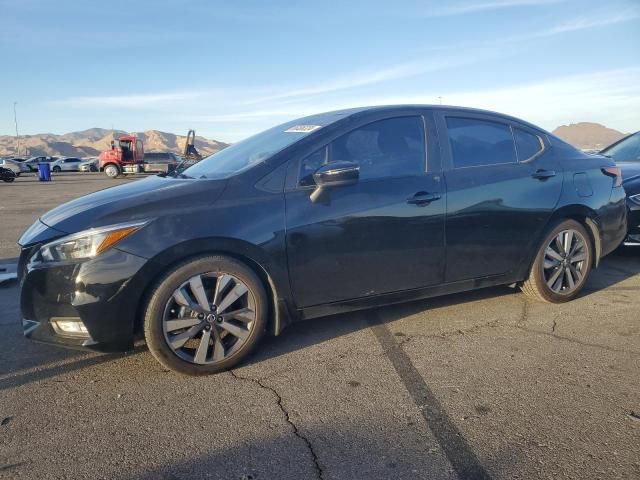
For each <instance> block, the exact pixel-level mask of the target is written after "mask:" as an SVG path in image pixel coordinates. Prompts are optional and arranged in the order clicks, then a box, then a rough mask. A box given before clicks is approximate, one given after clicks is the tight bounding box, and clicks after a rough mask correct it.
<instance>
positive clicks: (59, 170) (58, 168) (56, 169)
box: [53, 167, 62, 173]
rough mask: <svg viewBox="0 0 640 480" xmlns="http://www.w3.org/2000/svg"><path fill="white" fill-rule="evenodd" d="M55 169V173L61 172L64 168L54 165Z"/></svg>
mask: <svg viewBox="0 0 640 480" xmlns="http://www.w3.org/2000/svg"><path fill="white" fill-rule="evenodd" d="M53 171H54V172H55V173H60V172H61V171H62V169H61V168H60V167H53Z"/></svg>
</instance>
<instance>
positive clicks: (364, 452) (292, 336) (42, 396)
mask: <svg viewBox="0 0 640 480" xmlns="http://www.w3.org/2000/svg"><path fill="white" fill-rule="evenodd" d="M132 180H134V179H125V180H116V181H112V180H107V179H105V178H104V177H102V176H100V175H92V174H82V175H80V174H69V175H60V176H58V177H57V178H56V179H55V181H54V182H52V183H51V184H40V183H38V182H36V181H35V180H34V178H33V177H26V178H20V179H18V180H17V181H16V182H15V183H14V184H12V185H8V184H7V185H0V195H1V197H2V202H0V208H1V210H0V212H1V214H2V227H1V230H0V232H1V233H0V257H1V258H4V259H5V260H4V261H10V260H8V259H10V258H11V257H15V256H16V255H17V249H16V248H15V246H14V244H15V241H16V240H17V238H18V237H19V235H20V233H21V232H22V230H24V229H25V228H26V227H27V226H28V225H29V224H31V223H32V222H33V221H34V220H35V218H36V217H37V216H38V215H39V214H40V213H42V212H44V211H46V210H48V209H49V208H52V207H53V206H55V205H57V204H59V203H61V202H63V201H65V200H67V199H71V198H74V197H76V196H79V195H81V194H84V193H87V192H91V191H95V190H98V189H102V188H105V187H108V186H111V185H113V184H114V183H118V182H122V181H132ZM638 293H640V252H637V253H636V252H632V251H631V252H622V253H616V254H614V255H612V256H610V257H607V258H606V259H605V260H604V262H603V264H602V266H601V267H600V268H599V269H598V270H596V271H594V273H593V274H592V276H591V278H590V280H589V284H588V287H587V289H586V291H585V292H584V294H583V295H582V297H580V298H579V299H577V300H575V301H574V302H571V303H569V304H565V305H562V306H553V305H546V304H539V303H534V302H531V301H528V300H526V299H525V297H524V296H523V295H522V294H520V293H519V292H517V291H515V290H512V289H509V288H506V287H504V288H493V289H487V290H483V291H478V292H473V293H465V294H459V295H452V296H447V297H443V298H439V299H432V300H427V301H420V302H414V303H410V304H405V305H402V306H394V307H387V308H382V309H377V310H369V311H364V312H359V313H353V314H346V315H340V316H334V317H327V318H322V319H317V320H314V321H309V322H303V323H300V324H296V325H294V326H292V327H291V328H289V329H288V330H286V331H285V332H284V334H283V335H281V336H280V337H278V338H275V339H268V340H267V341H266V342H265V344H264V345H263V346H262V348H261V349H260V351H259V352H258V353H257V354H256V355H254V356H253V357H252V358H251V360H250V361H249V362H247V363H245V364H244V365H242V366H241V367H240V368H238V369H236V370H234V371H233V372H231V373H225V374H220V375H217V376H212V377H206V378H189V377H182V376H179V375H176V374H173V373H171V372H168V371H165V370H163V369H162V368H161V367H160V366H159V365H158V364H157V363H156V362H155V361H154V360H153V359H152V358H151V355H150V354H149V353H148V352H147V351H146V349H145V348H144V346H142V345H141V346H139V347H138V348H137V349H136V350H135V351H133V352H131V353H128V354H122V355H113V354H111V355H100V354H95V353H84V352H77V351H66V350H61V349H58V348H54V347H50V346H46V345H38V344H35V343H31V342H28V341H26V340H25V339H24V338H23V337H22V334H21V328H20V326H19V318H20V313H19V308H18V288H17V286H16V284H15V283H12V284H8V285H7V284H5V285H3V286H0V305H1V306H2V308H1V309H0V478H20V479H27V478H34V479H35V478H39V479H40V478H74V479H75V478H79V479H80V478H105V479H134V478H146V479H154V480H155V479H167V480H168V479H172V480H177V479H183V480H184V479H200V478H224V479H245V480H248V479H289V478H290V479H303V478H304V479H306V478H310V479H339V478H357V479H365V478H366V479H374V478H379V479H388V478H410V479H416V478H424V479H441V478H442V479H444V478H447V479H455V478H460V479H471V478H495V479H514V478H521V479H529V478H545V479H546V478H549V479H550V478H571V479H587V478H602V479H610V478H621V479H630V478H640V457H639V456H638V452H639V451H640V374H639V372H640V314H639V312H640V295H638Z"/></svg>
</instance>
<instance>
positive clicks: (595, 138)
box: [0, 122, 626, 157]
mask: <svg viewBox="0 0 640 480" xmlns="http://www.w3.org/2000/svg"><path fill="white" fill-rule="evenodd" d="M126 133H127V132H125V131H123V130H110V129H105V128H90V129H88V130H82V131H79V132H71V133H65V134H64V135H54V134H51V133H43V134H37V135H23V136H21V137H20V153H21V154H22V155H24V156H35V155H55V156H67V157H90V156H96V155H98V154H99V153H100V152H101V151H103V150H107V149H108V148H109V147H110V145H111V140H113V139H114V138H116V139H117V138H118V137H119V136H120V135H123V134H126ZM552 133H553V134H554V135H557V136H558V137H560V138H562V139H563V140H565V141H566V142H568V143H570V144H571V145H574V146H576V147H578V148H581V149H584V150H600V149H602V148H604V147H606V146H607V145H609V144H611V143H613V142H615V141H617V140H619V139H621V138H622V137H624V136H625V135H626V134H624V133H622V132H619V131H618V130H614V129H612V128H607V127H605V126H604V125H601V124H599V123H590V122H580V123H571V124H569V125H561V126H559V127H558V128H556V129H555V130H553V132H552ZM136 135H137V136H138V138H141V139H142V140H143V141H144V148H145V151H146V152H175V153H178V154H181V153H182V152H183V150H184V144H185V138H186V137H185V136H184V135H175V134H173V133H167V132H161V131H159V130H147V131H146V132H142V133H136ZM195 145H196V148H197V149H198V151H199V152H200V153H201V154H203V155H210V154H212V153H215V152H217V151H219V150H222V149H223V148H225V147H227V146H228V145H229V144H227V143H224V142H220V141H218V140H210V139H208V138H205V137H196V140H195ZM25 147H26V149H27V152H28V155H25ZM15 154H16V138H15V137H14V136H12V135H0V155H15Z"/></svg>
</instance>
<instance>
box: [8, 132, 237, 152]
mask: <svg viewBox="0 0 640 480" xmlns="http://www.w3.org/2000/svg"><path fill="white" fill-rule="evenodd" d="M126 133H127V132H125V131H123V130H111V129H105V128H90V129H88V130H82V131H79V132H71V133H65V134H64V135H54V134H52V133H42V134H36V135H22V136H20V154H21V156H36V155H54V156H58V157H92V156H97V155H98V154H99V153H100V152H101V151H103V150H107V149H109V148H110V145H111V140H114V139H117V138H118V137H119V136H120V135H124V134H126ZM135 135H136V136H137V137H138V138H140V139H142V141H143V142H144V149H145V152H175V153H178V154H181V153H183V151H184V144H185V141H186V137H185V136H184V135H175V134H173V133H168V132H161V131H158V130H147V131H146V132H142V133H139V132H138V133H136V134H135ZM195 146H196V148H197V149H198V151H199V152H200V153H201V154H202V155H211V154H212V153H215V152H217V151H219V150H222V149H223V148H225V147H227V146H228V144H227V143H224V142H219V141H217V140H210V139H208V138H205V137H199V136H197V137H196V139H195ZM25 148H26V151H27V154H25ZM15 154H16V137H14V136H12V135H0V155H15Z"/></svg>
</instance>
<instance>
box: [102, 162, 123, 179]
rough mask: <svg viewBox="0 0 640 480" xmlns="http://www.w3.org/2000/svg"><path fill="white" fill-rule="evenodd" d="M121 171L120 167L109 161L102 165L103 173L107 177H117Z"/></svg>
mask: <svg viewBox="0 0 640 480" xmlns="http://www.w3.org/2000/svg"><path fill="white" fill-rule="evenodd" d="M121 173H122V172H121V171H120V168H118V166H117V165H114V164H112V163H109V164H107V165H105V167H104V174H105V175H106V176H107V177H109V178H118V176H119V175H120V174H121Z"/></svg>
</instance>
